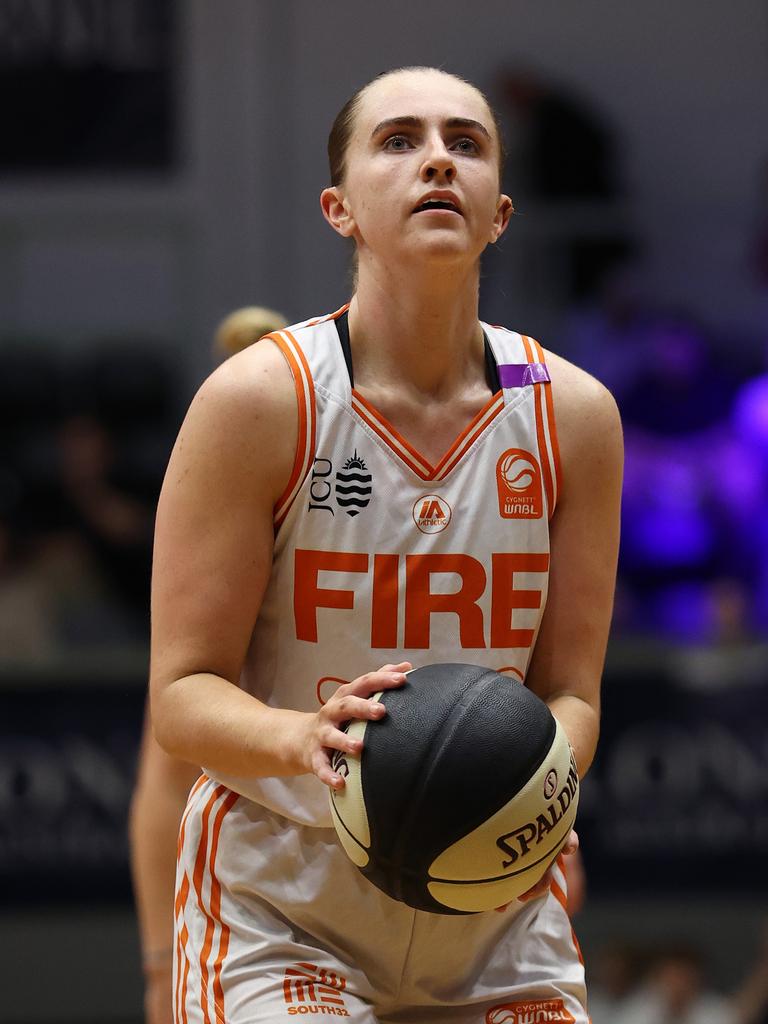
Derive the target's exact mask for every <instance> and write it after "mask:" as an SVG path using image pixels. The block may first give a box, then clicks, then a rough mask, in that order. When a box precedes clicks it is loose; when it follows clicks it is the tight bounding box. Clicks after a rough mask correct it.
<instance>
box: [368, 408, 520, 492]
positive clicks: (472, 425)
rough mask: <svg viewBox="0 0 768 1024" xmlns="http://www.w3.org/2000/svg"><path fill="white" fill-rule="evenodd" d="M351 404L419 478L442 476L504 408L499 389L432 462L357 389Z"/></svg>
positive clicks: (446, 473) (451, 468) (439, 477)
mask: <svg viewBox="0 0 768 1024" xmlns="http://www.w3.org/2000/svg"><path fill="white" fill-rule="evenodd" d="M352 408H353V410H354V411H355V412H356V413H357V414H358V416H360V418H361V419H362V420H363V421H364V422H365V423H367V424H368V426H369V427H371V429H372V430H374V431H375V432H376V433H377V434H378V436H379V437H380V438H381V439H382V441H385V442H386V444H387V445H388V446H389V447H390V448H391V449H392V451H394V453H395V454H396V455H397V456H398V457H399V458H400V459H402V461H403V462H404V463H405V464H406V465H407V466H408V467H409V468H410V469H412V470H413V472H414V473H415V474H416V475H417V476H419V477H420V478H421V479H422V480H438V479H441V480H442V479H444V478H445V477H446V476H447V475H448V474H449V473H450V472H451V471H452V470H453V469H454V468H455V467H456V465H457V464H458V463H459V462H460V460H461V459H462V458H463V456H464V455H465V454H466V452H467V451H468V449H469V448H471V447H472V445H473V444H474V443H475V441H476V440H477V438H478V437H480V435H481V434H482V433H483V431H484V430H485V429H486V427H487V426H488V425H489V424H490V423H491V422H492V421H493V420H494V419H495V418H496V416H498V414H499V413H500V412H502V410H503V409H504V399H503V396H502V393H501V392H500V391H499V392H497V393H496V394H495V395H493V397H492V398H490V399H489V401H488V402H487V403H486V404H485V405H484V406H483V408H482V409H481V410H480V411H479V412H478V413H477V414H476V415H475V416H473V417H472V419H471V421H470V422H469V423H468V424H467V426H466V427H465V428H464V430H462V432H461V433H460V434H459V436H458V437H457V438H456V440H455V441H454V442H453V444H451V446H450V448H449V449H448V451H447V452H445V454H444V455H443V456H442V458H441V459H440V461H439V462H438V463H437V465H435V466H433V465H432V464H431V463H430V462H429V461H428V460H427V459H426V458H425V457H424V456H423V455H422V454H421V453H420V452H419V451H417V450H416V448H414V447H413V445H412V444H410V443H409V442H408V441H407V440H406V439H405V438H404V437H403V435H402V434H400V433H399V432H398V431H397V430H396V429H395V428H394V427H393V426H392V424H391V423H390V422H389V421H388V420H387V419H386V418H385V417H384V416H382V414H381V413H380V412H379V411H378V409H377V408H376V407H375V406H373V405H371V403H370V402H368V401H367V400H366V399H365V398H363V396H362V395H361V394H359V392H357V391H353V392H352Z"/></svg>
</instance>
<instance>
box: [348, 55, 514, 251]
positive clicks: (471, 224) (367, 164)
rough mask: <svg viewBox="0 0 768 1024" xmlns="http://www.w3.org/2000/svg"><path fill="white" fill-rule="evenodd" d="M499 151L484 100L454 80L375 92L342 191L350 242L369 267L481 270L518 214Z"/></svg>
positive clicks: (415, 79)
mask: <svg viewBox="0 0 768 1024" xmlns="http://www.w3.org/2000/svg"><path fill="white" fill-rule="evenodd" d="M498 146H499V143H498V139H497V137H496V130H495V126H494V124H493V119H492V117H491V114H490V111H489V110H488V106H487V104H486V103H485V101H484V99H483V97H482V96H481V95H480V94H479V93H478V92H477V91H476V90H475V89H474V88H473V87H472V86H470V85H467V84H465V83H464V82H459V81H457V80H456V79H454V78H452V77H450V76H449V75H444V74H441V73H439V72H404V73H402V74H397V75H392V76H390V77H388V78H384V79H382V80H381V81H378V82H375V83H373V84H372V85H371V86H369V87H368V89H366V91H365V92H364V93H363V95H362V97H361V101H360V106H359V109H358V111H357V116H356V118H355V124H354V129H353V132H352V137H351V139H350V144H349V148H348V151H347V164H346V167H347V173H346V177H345V181H344V183H343V185H342V186H341V187H340V189H339V190H337V191H338V195H339V198H340V200H341V203H342V204H343V207H344V212H345V216H346V219H345V220H343V230H342V231H341V233H342V234H347V235H348V236H350V237H353V238H354V239H355V241H356V242H357V246H358V252H359V254H360V256H361V263H362V260H363V259H364V257H365V256H366V255H367V254H373V255H374V256H376V257H383V258H385V259H393V258H396V259H399V260H404V261H406V262H407V261H408V260H409V259H412V258H413V257H414V256H416V257H418V258H420V259H422V258H425V257H426V258H429V259H434V260H437V261H439V262H445V261H448V262H456V261H459V262H471V263H474V262H475V261H476V260H477V258H478V257H479V255H480V253H481V252H482V251H483V249H484V248H485V247H486V245H488V243H489V242H495V241H496V239H497V238H498V237H499V235H500V234H501V233H502V231H504V229H505V228H506V225H507V221H508V219H509V215H510V213H511V210H512V204H511V202H510V200H509V199H508V197H507V196H501V195H499V170H498V156H499V149H498ZM329 219H330V218H329ZM334 226H336V225H334ZM337 230H339V227H338V226H337Z"/></svg>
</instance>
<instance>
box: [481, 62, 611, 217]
mask: <svg viewBox="0 0 768 1024" xmlns="http://www.w3.org/2000/svg"><path fill="white" fill-rule="evenodd" d="M498 92H499V93H500V95H501V98H502V101H503V102H504V103H505V106H506V107H507V109H508V110H509V111H510V112H511V114H512V120H513V122H514V135H515V138H516V139H518V140H521V141H520V143H519V144H520V147H521V148H520V152H519V156H518V159H517V160H516V161H514V163H515V164H516V165H517V166H516V168H515V178H516V184H517V186H518V188H520V187H522V188H523V189H524V191H525V194H526V195H528V196H531V197H532V198H536V199H544V200H552V199H559V200H563V199H609V198H613V197H614V196H616V195H617V194H618V193H619V192H620V186H619V168H618V157H617V146H616V141H615V138H614V133H613V131H612V129H611V128H610V126H609V125H608V123H607V122H606V120H605V119H604V118H603V117H602V116H601V115H600V114H599V113H598V112H597V110H596V109H595V108H594V107H593V106H592V105H591V104H589V103H588V102H586V101H585V100H582V99H581V98H579V97H577V96H576V95H575V94H574V93H573V92H572V91H570V90H566V89H564V88H562V87H560V86H558V85H556V84H554V83H552V82H549V81H546V80H545V79H544V78H543V77H542V76H541V75H539V74H537V73H536V72H535V71H532V70H529V69H518V70H513V71H509V72H506V73H505V74H504V75H503V76H502V78H501V80H500V83H499V87H498Z"/></svg>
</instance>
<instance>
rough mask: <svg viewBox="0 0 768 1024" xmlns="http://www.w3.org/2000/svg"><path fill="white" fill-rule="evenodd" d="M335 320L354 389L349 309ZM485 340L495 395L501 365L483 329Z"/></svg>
mask: <svg viewBox="0 0 768 1024" xmlns="http://www.w3.org/2000/svg"><path fill="white" fill-rule="evenodd" d="M334 322H335V324H336V330H337V332H338V335H339V341H340V342H341V351H342V352H343V353H344V362H345V363H346V364H347V373H348V374H349V385H350V387H351V388H352V389H353V390H354V387H355V373H354V370H353V368H352V346H351V344H350V341H349V310H348V309H345V310H344V312H343V313H342V314H341V316H338V317H336V320H335V321H334ZM483 342H484V347H485V379H486V381H487V382H488V387H489V388H490V389H491V393H492V394H494V395H495V394H496V393H497V392H499V391H501V380H500V378H499V367H498V365H497V363H496V356H495V355H494V354H493V349H492V348H491V343H490V342H489V341H488V336H487V335H486V333H485V331H483Z"/></svg>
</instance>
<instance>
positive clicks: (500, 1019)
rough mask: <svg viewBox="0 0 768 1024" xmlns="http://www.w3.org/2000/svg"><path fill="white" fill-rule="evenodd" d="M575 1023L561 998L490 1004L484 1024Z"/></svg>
mask: <svg viewBox="0 0 768 1024" xmlns="http://www.w3.org/2000/svg"><path fill="white" fill-rule="evenodd" d="M550 1021H557V1022H558V1024H576V1021H575V1018H574V1017H573V1015H572V1014H571V1013H569V1011H568V1010H566V1008H565V1006H564V1005H563V1000H562V999H535V1000H533V1001H531V1002H523V1003H503V1004H502V1005H501V1006H492V1007H491V1009H490V1010H489V1011H488V1013H486V1015H485V1024H549V1022H550Z"/></svg>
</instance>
